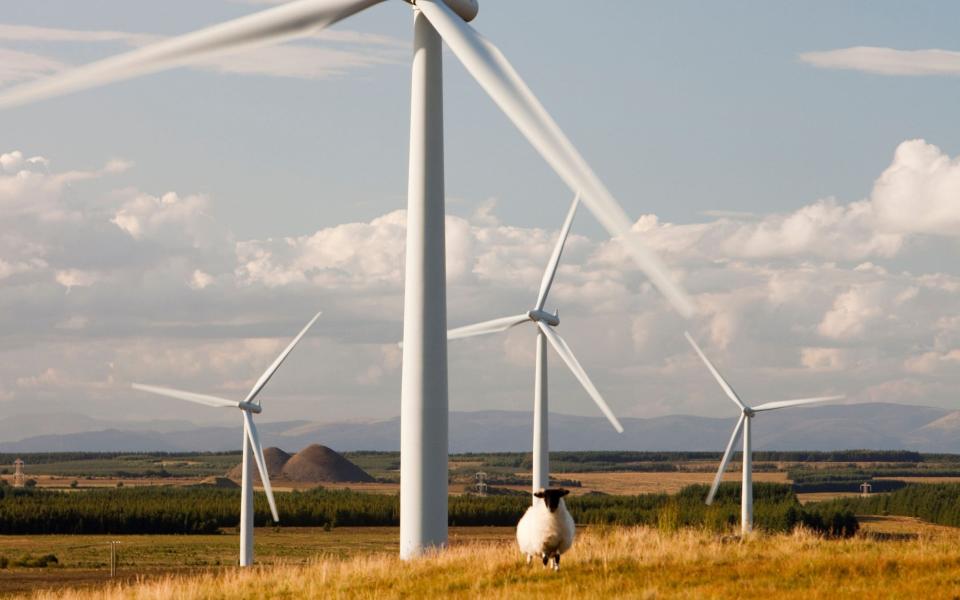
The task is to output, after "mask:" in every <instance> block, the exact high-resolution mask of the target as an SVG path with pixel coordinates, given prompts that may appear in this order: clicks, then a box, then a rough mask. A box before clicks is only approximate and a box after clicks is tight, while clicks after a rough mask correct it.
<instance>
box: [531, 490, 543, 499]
mask: <svg viewBox="0 0 960 600" xmlns="http://www.w3.org/2000/svg"><path fill="white" fill-rule="evenodd" d="M543 495H544V494H543V491H542V490H541V491H539V492H534V493H533V496H534V497H535V498H543Z"/></svg>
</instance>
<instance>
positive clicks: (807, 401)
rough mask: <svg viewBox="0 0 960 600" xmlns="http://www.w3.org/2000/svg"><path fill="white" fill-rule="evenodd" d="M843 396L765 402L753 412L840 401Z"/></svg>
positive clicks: (755, 407) (754, 408)
mask: <svg viewBox="0 0 960 600" xmlns="http://www.w3.org/2000/svg"><path fill="white" fill-rule="evenodd" d="M845 397H846V396H844V395H842V394H841V395H839V396H820V397H818V398H801V399H799V400H778V401H777V402H767V403H766V404H761V405H760V406H754V407H753V410H754V412H760V411H761V410H775V409H777V408H786V407H788V406H799V405H801V404H813V403H814V402H826V401H827V400H840V399H841V398H845Z"/></svg>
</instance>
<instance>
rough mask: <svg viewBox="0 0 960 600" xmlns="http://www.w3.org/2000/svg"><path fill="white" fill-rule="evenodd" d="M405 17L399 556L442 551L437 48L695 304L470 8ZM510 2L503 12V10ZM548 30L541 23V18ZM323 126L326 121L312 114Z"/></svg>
mask: <svg viewBox="0 0 960 600" xmlns="http://www.w3.org/2000/svg"><path fill="white" fill-rule="evenodd" d="M381 1H382V0H296V1H293V2H288V3H286V4H283V5H281V6H276V7H273V8H269V9H267V10H264V11H261V12H259V13H255V14H252V15H247V16H245V17H241V18H239V19H235V20H233V21H228V22H226V23H220V24H218V25H213V26H211V27H208V28H206V29H202V30H200V31H196V32H193V33H189V34H186V35H181V36H178V37H174V38H170V39H166V40H163V41H161V42H158V43H156V44H152V45H150V46H145V47H143V48H139V49H136V50H133V51H131V52H128V53H126V54H121V55H119V56H114V57H111V58H107V59H104V60H101V61H97V62H94V63H91V64H88V65H84V66H82V67H79V68H76V69H73V70H69V71H65V72H63V73H58V74H56V75H53V76H51V77H48V78H46V79H42V80H38V81H35V82H29V83H26V84H23V85H20V86H17V87H14V88H11V89H10V90H7V91H5V92H3V93H0V109H5V108H11V107H15V106H21V105H26V104H30V103H33V102H38V101H41V100H45V99H48V98H53V97H56V96H62V95H64V94H69V93H72V92H77V91H80V90H84V89H89V88H94V87H98V86H101V85H105V84H108V83H112V82H116V81H123V80H127V79H133V78H135V77H139V76H142V75H146V74H149V73H154V72H157V71H162V70H165V69H169V68H172V67H177V66H181V65H184V64H189V63H191V62H195V61H197V60H198V59H203V58H209V57H211V56H218V55H221V54H225V53H227V52H231V51H235V50H238V49H243V48H249V47H253V46H262V45H266V44H273V43H279V42H284V41H287V40H290V39H293V38H296V37H302V36H307V35H312V34H315V33H316V32H318V31H320V30H322V29H325V28H326V27H329V26H330V25H333V24H334V23H337V22H339V21H342V20H344V19H347V18H349V17H351V16H352V15H354V14H356V13H359V12H361V11H364V10H366V9H367V8H370V7H371V6H373V5H374V4H379V3H380V2H381ZM407 3H408V4H410V5H411V7H412V9H413V17H414V18H413V64H412V82H411V83H412V85H411V88H412V90H411V91H412V93H411V98H410V100H411V102H410V154H409V171H408V175H409V178H408V186H407V245H406V260H405V262H404V264H405V271H406V272H405V285H404V296H403V298H404V306H403V311H404V312H403V339H404V346H403V373H402V383H401V393H400V396H401V397H400V505H401V506H402V509H401V511H400V556H401V558H404V559H407V558H413V557H415V556H418V555H420V554H422V553H423V552H424V551H426V550H428V549H429V548H431V547H440V546H443V545H444V544H446V541H447V497H448V496H447V493H448V486H447V467H448V464H447V453H448V441H447V438H448V428H449V427H448V419H449V402H448V398H447V343H446V331H447V304H446V270H445V269H446V267H445V265H446V262H445V261H446V259H445V248H444V214H445V213H444V202H445V196H444V170H443V64H442V52H441V49H442V43H443V42H446V44H447V46H448V47H449V48H450V50H451V52H452V53H453V55H454V56H456V57H457V58H458V59H459V60H460V62H461V63H463V66H464V67H465V68H466V69H467V71H468V72H469V73H470V75H471V76H472V77H473V78H474V79H475V80H476V81H477V83H478V84H479V85H480V87H481V88H483V90H484V91H485V92H486V93H487V95H488V96H490V98H491V99H492V100H493V101H494V103H495V104H496V105H497V106H498V107H499V108H500V110H501V111H503V113H504V114H505V115H506V116H507V118H509V119H510V121H511V122H512V123H513V124H514V125H515V126H516V127H517V129H519V130H520V133H521V134H522V135H523V136H524V137H525V138H526V139H527V141H528V142H530V144H531V145H532V146H533V147H534V148H535V149H536V150H537V152H538V153H539V154H540V156H542V157H543V159H544V160H545V161H546V162H547V163H548V164H549V165H550V167H551V168H552V169H553V170H554V171H555V172H556V173H557V175H558V176H559V177H560V179H562V180H563V182H564V183H565V184H566V185H567V186H568V187H570V189H571V190H572V191H574V192H578V193H580V194H581V195H582V197H583V202H584V204H586V205H587V208H589V209H590V211H591V212H593V214H594V216H595V217H596V218H597V220H598V221H599V222H600V224H601V225H603V227H604V228H605V229H606V230H607V232H608V233H609V234H610V235H611V236H613V237H616V238H618V239H620V240H621V241H622V243H623V245H624V248H625V250H626V251H627V253H629V254H630V255H631V256H632V257H633V259H634V261H635V262H636V263H637V265H638V266H639V267H640V268H641V269H642V270H643V272H644V273H645V274H646V276H647V277H649V278H650V281H651V282H652V283H653V284H654V285H655V286H656V287H657V289H659V290H660V292H661V293H662V294H663V295H664V296H665V297H666V298H667V300H668V301H669V302H670V303H671V304H672V305H673V307H674V308H675V309H676V310H677V312H679V313H680V314H681V315H683V316H684V317H687V318H689V317H691V316H692V315H693V313H694V306H693V303H692V302H691V300H690V298H689V297H688V296H687V294H686V292H685V291H684V290H683V288H682V287H681V286H680V285H678V284H677V283H676V282H675V281H674V279H673V277H672V276H671V275H670V272H669V271H668V270H667V268H666V266H664V265H663V263H662V262H661V261H660V259H659V258H658V257H657V256H656V255H655V254H654V253H653V252H651V251H650V250H649V249H647V247H646V246H645V245H644V244H643V243H641V242H640V240H639V239H638V237H637V235H636V233H634V232H633V231H632V225H633V223H632V221H631V220H630V218H629V217H628V216H627V213H626V212H625V211H624V210H623V207H622V206H621V205H620V203H619V202H617V200H616V199H615V198H614V197H613V195H612V194H611V193H610V191H609V190H608V189H607V188H606V186H605V185H604V184H603V182H602V181H600V179H599V178H598V177H597V175H596V174H595V173H594V172H593V169H592V168H591V167H590V165H588V164H587V162H586V160H584V158H583V157H582V156H581V155H580V153H579V152H578V151H577V149H576V148H575V147H574V145H573V144H572V143H571V142H570V140H569V139H568V138H567V136H566V135H565V134H564V133H563V131H562V130H561V129H560V127H559V126H558V125H557V123H556V122H555V121H554V120H553V118H552V117H551V116H550V114H549V113H548V112H547V110H546V109H545V108H544V107H543V105H542V104H540V101H539V100H538V99H537V97H536V96H535V95H534V94H533V92H532V91H531V90H530V88H529V87H527V85H526V83H524V81H523V79H521V78H520V75H519V74H518V73H517V72H516V70H514V68H513V66H512V65H511V64H510V62H509V61H508V60H507V58H506V57H505V56H504V55H503V53H502V52H500V49H499V48H497V47H496V46H495V45H494V44H493V43H492V42H491V41H490V40H488V39H487V38H485V37H483V36H481V35H480V34H479V33H478V32H477V31H476V30H475V29H473V28H472V27H471V26H470V25H468V22H469V21H472V20H473V18H474V17H476V15H477V12H478V11H479V6H478V4H477V1H476V0H407ZM508 4H509V3H504V4H503V6H502V8H504V9H505V10H510V9H509V6H508ZM547 19H548V20H549V15H547ZM314 117H315V118H317V119H320V120H321V122H323V121H326V120H329V119H330V118H332V117H331V115H330V114H329V112H328V111H325V110H324V108H323V107H318V109H317V111H316V113H315V114H314Z"/></svg>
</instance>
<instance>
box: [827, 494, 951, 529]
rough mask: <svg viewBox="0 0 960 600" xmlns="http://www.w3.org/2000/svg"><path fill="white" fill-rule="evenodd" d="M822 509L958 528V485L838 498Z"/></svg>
mask: <svg viewBox="0 0 960 600" xmlns="http://www.w3.org/2000/svg"><path fill="white" fill-rule="evenodd" d="M822 504H823V506H824V508H827V509H831V510H844V511H850V512H853V513H856V514H867V515H899V516H905V517H918V518H920V519H923V520H924V521H927V522H929V523H936V524H938V525H949V526H951V527H960V484H957V483H933V484H931V483H917V484H910V485H907V486H906V487H904V488H902V489H899V490H897V491H895V492H891V493H889V494H879V495H870V496H866V497H855V498H838V499H836V500H831V501H829V502H824V503H822Z"/></svg>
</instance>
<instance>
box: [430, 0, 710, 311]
mask: <svg viewBox="0 0 960 600" xmlns="http://www.w3.org/2000/svg"><path fill="white" fill-rule="evenodd" d="M416 5H417V8H419V9H420V11H421V12H422V13H423V14H424V15H425V16H426V17H427V19H429V20H430V23H431V24H432V25H433V26H434V28H435V29H436V30H437V32H438V33H439V34H440V37H442V38H443V41H444V42H446V43H447V46H448V47H449V48H450V50H451V51H452V52H453V53H454V54H455V55H456V56H457V58H458V59H460V62H461V63H463V66H464V67H466V69H467V71H468V72H469V73H470V74H471V75H472V76H473V78H474V79H476V80H477V83H479V84H480V87H482V88H483V89H484V91H486V92H487V94H488V95H489V96H490V98H491V99H493V101H494V102H495V103H496V104H497V106H499V107H500V110H502V111H503V112H504V114H506V115H507V117H508V118H509V119H510V120H511V121H512V122H513V124H514V125H515V126H516V127H517V129H519V130H520V132H521V133H522V134H523V135H524V137H526V138H527V140H528V141H529V142H530V143H531V144H532V145H533V147H534V148H535V149H536V150H537V152H539V153H540V155H541V156H542V157H543V158H544V159H545V160H546V161H547V163H548V164H549V165H550V166H551V167H552V168H553V170H554V171H556V173H557V174H558V175H559V176H560V178H561V179H562V180H563V181H564V182H565V183H566V184H567V185H568V186H569V187H570V189H571V190H573V191H574V192H577V193H579V194H581V196H582V198H583V202H584V204H586V205H587V208H589V209H590V211H591V212H592V213H593V214H594V216H595V217H596V218H597V220H598V221H600V223H601V224H602V225H603V226H604V227H605V228H606V230H607V231H608V232H609V233H610V235H611V236H613V237H621V239H622V241H623V244H624V246H625V247H626V249H627V250H628V251H629V252H630V254H631V256H633V259H634V260H635V261H636V263H637V264H638V265H639V266H640V268H641V269H642V270H643V271H644V273H646V275H647V277H649V278H650V280H651V281H652V282H653V284H654V285H655V286H656V287H657V288H658V289H659V290H660V292H661V293H662V294H663V295H664V296H666V298H667V300H668V301H669V302H670V303H671V304H672V305H673V307H674V308H675V309H676V310H677V312H679V313H680V314H681V315H683V316H684V317H687V318H689V317H691V316H692V315H693V313H694V306H693V303H692V302H691V300H690V298H689V297H688V296H687V294H686V292H684V290H683V289H682V288H681V287H680V286H679V285H678V284H677V283H676V282H674V281H673V279H672V278H671V277H670V275H669V273H668V271H667V268H666V266H664V264H663V263H662V262H661V261H660V259H659V258H658V257H657V256H656V255H655V254H653V253H652V252H651V251H650V250H648V249H647V247H646V246H644V245H643V244H642V243H641V242H640V240H639V239H638V238H637V237H636V236H635V234H634V233H633V232H632V231H631V227H632V222H631V221H630V219H629V217H627V214H626V212H624V210H623V208H622V207H621V206H620V204H619V203H617V201H616V200H615V199H614V198H613V196H611V195H610V192H609V191H608V190H607V188H606V187H605V186H604V185H603V183H602V182H601V181H600V180H599V179H598V178H597V176H596V175H595V174H594V172H593V170H591V169H590V166H589V165H588V164H587V163H586V161H584V160H583V157H582V156H580V153H579V152H577V150H576V148H574V147H573V145H572V144H571V143H570V140H568V139H567V137H566V136H565V135H564V133H563V132H562V131H561V130H560V128H559V127H558V126H557V124H556V123H555V122H554V120H553V119H552V118H551V117H550V115H549V114H548V113H547V111H546V109H544V108H543V106H542V105H541V104H540V102H539V100H537V98H536V97H535V96H534V95H533V92H531V91H530V89H529V88H528V87H527V85H526V84H525V83H524V82H523V80H522V79H520V76H519V75H518V74H517V72H516V71H515V70H514V68H513V66H511V65H510V63H509V62H508V61H507V59H506V57H504V56H503V54H502V53H501V52H500V50H499V49H498V48H497V47H496V46H494V45H493V44H492V43H490V42H489V41H488V40H487V39H486V38H484V37H482V36H481V35H480V34H479V33H477V32H476V30H474V29H473V28H472V27H470V26H469V25H467V24H466V23H465V22H464V21H463V19H461V18H460V17H458V16H457V15H455V14H454V13H453V11H452V10H451V9H450V8H449V7H448V6H447V5H446V4H444V3H443V2H442V1H439V2H438V1H435V0H417V4H416Z"/></svg>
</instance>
